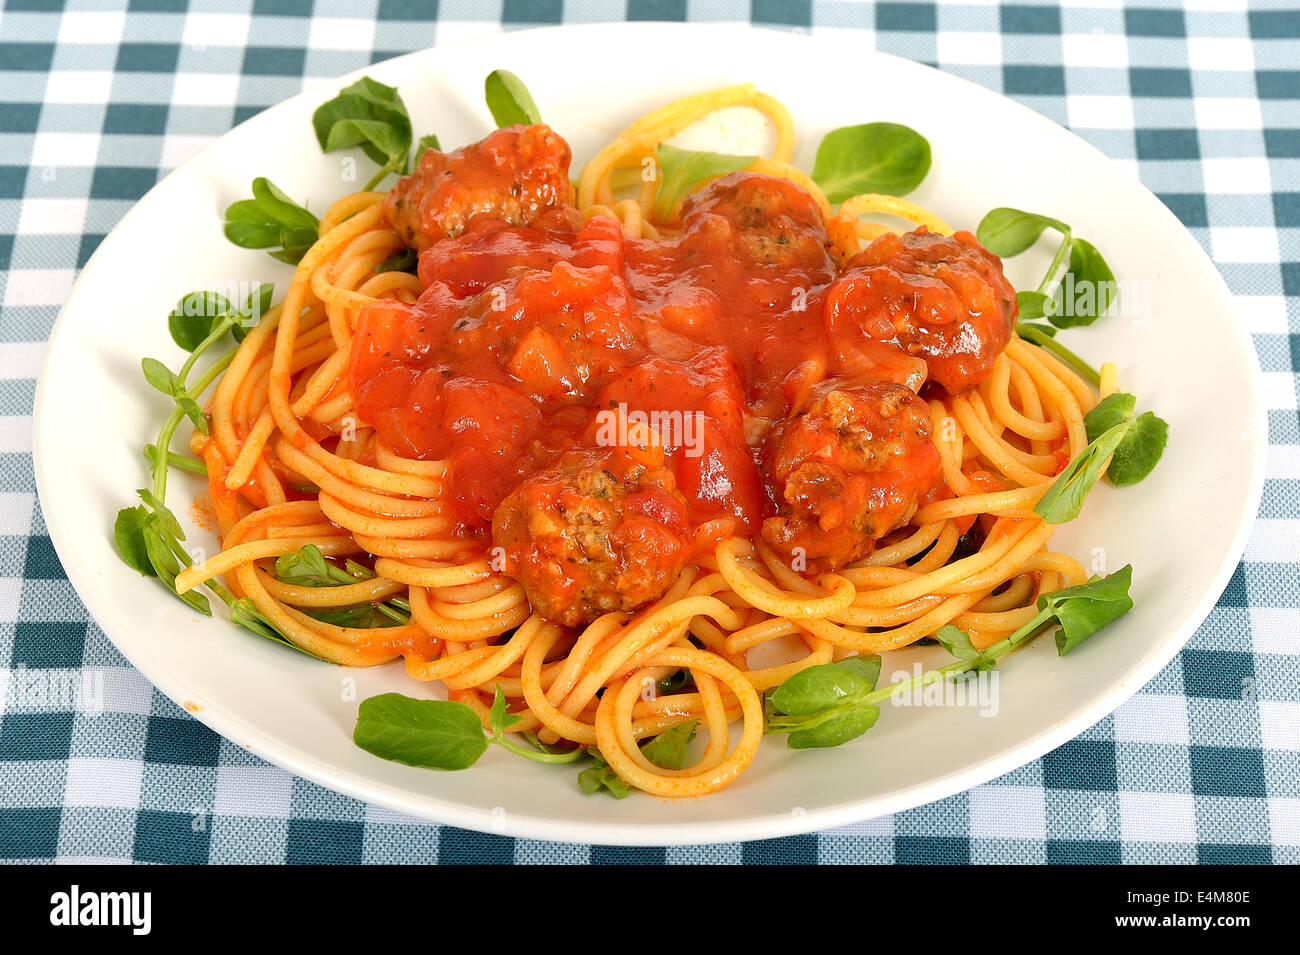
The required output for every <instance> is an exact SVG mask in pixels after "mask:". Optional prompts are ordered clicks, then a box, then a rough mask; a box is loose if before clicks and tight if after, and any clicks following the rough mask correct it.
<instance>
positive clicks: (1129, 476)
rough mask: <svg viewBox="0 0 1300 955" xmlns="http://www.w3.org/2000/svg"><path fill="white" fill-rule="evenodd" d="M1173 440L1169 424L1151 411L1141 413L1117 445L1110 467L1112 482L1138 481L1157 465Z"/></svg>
mask: <svg viewBox="0 0 1300 955" xmlns="http://www.w3.org/2000/svg"><path fill="white" fill-rule="evenodd" d="M1168 441H1169V424H1168V423H1167V422H1166V421H1165V420H1164V419H1163V418H1157V417H1156V416H1155V414H1153V413H1152V412H1150V411H1147V412H1144V413H1143V414H1141V415H1139V416H1138V418H1137V420H1136V421H1134V422H1133V426H1132V427H1131V428H1129V430H1128V434H1126V435H1124V440H1123V441H1121V442H1120V443H1119V444H1118V445H1117V446H1116V448H1115V454H1114V456H1113V457H1112V458H1111V459H1110V467H1108V468H1107V469H1106V477H1108V478H1110V480H1111V483H1113V484H1115V485H1116V486H1119V487H1123V486H1124V485H1126V484H1137V483H1138V482H1139V481H1141V480H1142V479H1143V478H1145V477H1146V476H1147V475H1148V474H1150V473H1151V470H1152V469H1153V468H1154V467H1155V466H1156V464H1157V463H1158V462H1159V461H1160V457H1161V455H1163V454H1164V453H1165V444H1166V443H1168Z"/></svg>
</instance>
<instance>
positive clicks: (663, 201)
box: [655, 143, 756, 220]
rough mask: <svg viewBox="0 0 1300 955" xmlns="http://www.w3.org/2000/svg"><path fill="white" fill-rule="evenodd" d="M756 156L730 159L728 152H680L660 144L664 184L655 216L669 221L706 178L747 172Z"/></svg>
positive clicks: (658, 151)
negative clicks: (678, 203) (686, 197)
mask: <svg viewBox="0 0 1300 955" xmlns="http://www.w3.org/2000/svg"><path fill="white" fill-rule="evenodd" d="M755 158H756V157H754V156H729V155H727V154H725V153H710V152H702V151H700V150H696V149H678V148H677V147H676V146H669V145H668V144H667V143H660V144H659V146H658V148H657V149H656V150H655V162H656V164H658V166H659V175H660V176H662V177H663V181H662V182H661V183H660V184H659V195H658V196H656V197H655V215H656V216H658V217H659V218H660V219H661V220H663V219H667V218H668V216H669V214H670V213H671V212H672V210H673V208H674V207H675V206H676V205H677V200H679V199H680V198H681V197H682V196H683V195H685V194H686V193H687V192H689V191H690V190H691V187H692V186H694V185H695V184H696V183H698V182H702V181H703V180H705V179H715V178H717V177H718V176H725V175H726V174H727V173H729V172H737V171H738V170H741V169H744V168H745V167H746V166H748V165H749V164H750V163H752V162H753V161H754V159H755Z"/></svg>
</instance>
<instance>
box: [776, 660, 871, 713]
mask: <svg viewBox="0 0 1300 955" xmlns="http://www.w3.org/2000/svg"><path fill="white" fill-rule="evenodd" d="M858 660H861V661H862V662H858V663H853V662H850V661H858ZM872 660H873V661H874V671H873V669H872V664H871V663H869V662H867V661H872ZM846 664H847V665H846ZM864 664H865V666H864ZM879 675H880V657H878V656H875V655H874V654H871V655H869V656H868V657H865V658H860V657H849V658H848V659H846V660H842V661H840V662H839V663H822V664H819V665H818V666H813V667H808V668H807V669H806V670H800V671H799V672H798V673H796V674H794V675H793V676H791V677H790V678H789V679H788V680H786V681H785V682H784V683H782V684H781V685H780V686H779V687H777V688H776V689H775V690H774V691H773V692H772V694H771V700H772V704H773V705H774V706H775V707H776V708H777V709H778V710H780V711H781V712H782V713H786V714H789V715H790V716H806V715H807V714H809V713H815V712H817V711H818V710H824V709H826V707H828V706H835V705H836V704H837V703H839V702H841V701H843V700H845V699H847V698H849V697H851V696H854V695H857V694H861V693H868V692H870V691H871V690H873V689H875V686H876V680H877V679H878V678H879Z"/></svg>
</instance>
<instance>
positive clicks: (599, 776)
mask: <svg viewBox="0 0 1300 955" xmlns="http://www.w3.org/2000/svg"><path fill="white" fill-rule="evenodd" d="M578 788H579V789H581V790H582V791H583V792H584V793H586V794H587V795H588V796H590V795H591V794H592V793H596V792H602V791H603V792H606V793H608V794H609V795H611V796H613V797H614V798H615V799H626V798H627V794H628V792H630V789H629V787H628V785H627V783H625V782H624V781H623V780H622V779H620V778H619V777H618V774H617V773H615V772H614V770H612V769H610V768H609V766H607V765H606V764H605V761H604V760H602V759H597V760H596V765H595V766H588V767H587V768H586V769H584V770H583V771H582V772H580V773H578Z"/></svg>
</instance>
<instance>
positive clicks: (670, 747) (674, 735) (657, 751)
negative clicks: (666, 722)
mask: <svg viewBox="0 0 1300 955" xmlns="http://www.w3.org/2000/svg"><path fill="white" fill-rule="evenodd" d="M699 722H700V721H699V720H686V721H685V722H682V723H678V724H677V725H676V726H673V727H670V728H669V729H666V730H664V731H663V732H662V733H660V734H659V735H658V736H656V737H655V738H654V739H652V740H650V742H648V743H646V744H645V745H644V746H642V747H641V752H642V754H643V755H644V756H645V758H646V759H648V760H650V762H652V763H654V764H655V765H656V766H662V767H663V768H664V769H681V768H682V767H684V766H685V765H686V747H687V746H689V745H690V742H691V740H693V739H695V728H696V727H697V726H698V725H699Z"/></svg>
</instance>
